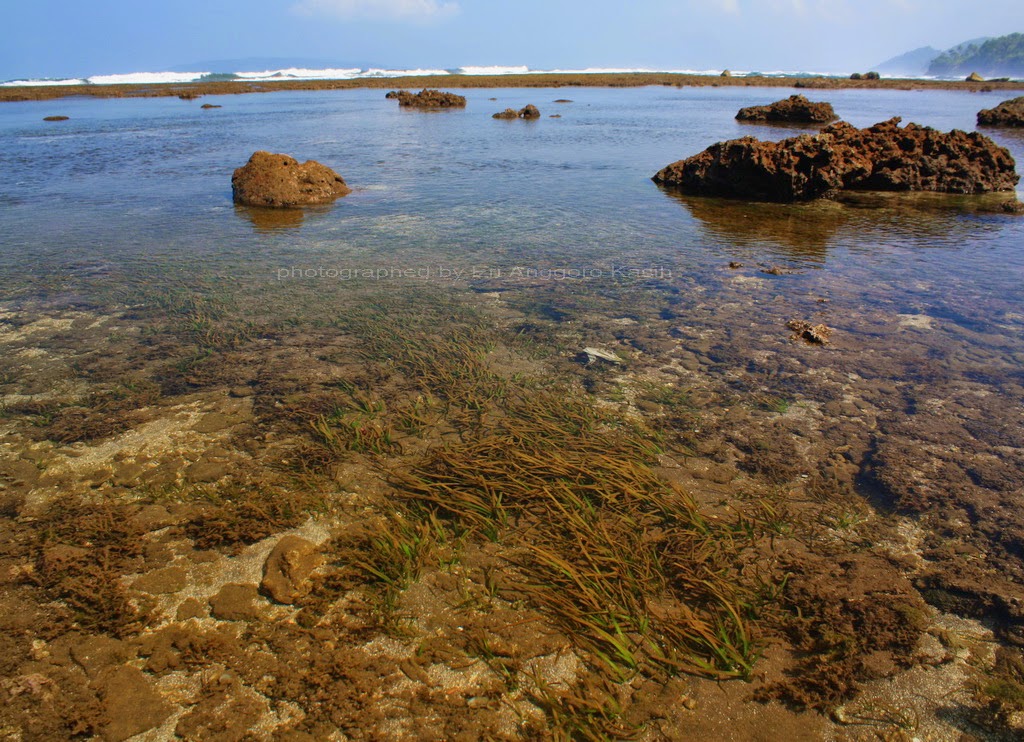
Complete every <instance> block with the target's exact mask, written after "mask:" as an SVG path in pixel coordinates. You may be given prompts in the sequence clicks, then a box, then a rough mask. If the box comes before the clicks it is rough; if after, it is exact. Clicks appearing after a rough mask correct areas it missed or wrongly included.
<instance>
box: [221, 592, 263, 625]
mask: <svg viewBox="0 0 1024 742" xmlns="http://www.w3.org/2000/svg"><path fill="white" fill-rule="evenodd" d="M258 600H260V597H259V593H258V592H257V591H256V586H255V585H239V584H235V583H233V584H229V585H225V586H224V587H222V588H221V589H220V592H219V593H217V594H216V595H214V596H213V597H212V598H210V613H211V614H213V617H214V618H219V619H221V620H222V621H247V620H249V619H251V618H257V617H258V616H259V615H260V606H259V605H258V604H257V601H258ZM261 602H262V601H261Z"/></svg>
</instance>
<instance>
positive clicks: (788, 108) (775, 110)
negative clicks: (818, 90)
mask: <svg viewBox="0 0 1024 742" xmlns="http://www.w3.org/2000/svg"><path fill="white" fill-rule="evenodd" d="M837 118H838V116H836V112H835V111H833V110H832V104H831V103H815V102H812V101H809V100H807V98H805V97H804V96H802V95H791V96H789V97H788V98H786V99H785V100H779V101H775V102H774V103H771V104H770V105H767V106H749V107H747V108H741V109H740V110H739V112H738V113H737V114H736V119H737V120H738V121H788V122H792V123H800V124H827V123H828V122H829V121H835V120H836V119H837Z"/></svg>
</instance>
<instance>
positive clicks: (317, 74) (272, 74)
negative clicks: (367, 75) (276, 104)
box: [234, 67, 362, 81]
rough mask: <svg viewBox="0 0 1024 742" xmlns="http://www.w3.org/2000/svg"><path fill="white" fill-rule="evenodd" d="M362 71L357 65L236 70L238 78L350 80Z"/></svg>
mask: <svg viewBox="0 0 1024 742" xmlns="http://www.w3.org/2000/svg"><path fill="white" fill-rule="evenodd" d="M360 72H362V70H360V69H359V68H358V67H356V68H349V69H334V68H328V69H322V70H311V69H306V68H304V67H287V68H285V69H280V70H262V71H259V72H257V71H252V72H236V73H234V74H235V75H237V77H238V79H240V80H251V81H252V80H281V79H284V80H351V79H352V78H353V77H358V75H359V73H360Z"/></svg>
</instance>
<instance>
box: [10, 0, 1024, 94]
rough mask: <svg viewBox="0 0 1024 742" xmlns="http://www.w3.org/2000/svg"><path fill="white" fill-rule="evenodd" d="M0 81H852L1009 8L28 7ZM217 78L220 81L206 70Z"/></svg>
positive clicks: (941, 2) (541, 1) (852, 4)
mask: <svg viewBox="0 0 1024 742" xmlns="http://www.w3.org/2000/svg"><path fill="white" fill-rule="evenodd" d="M6 5H7V7H6V8H5V9H4V16H5V18H6V21H7V23H6V27H7V29H8V32H7V33H6V34H5V35H4V36H5V38H4V41H3V43H2V44H0V80H7V79H15V78H39V77H86V76H90V75H99V74H115V73H126V72H157V71H164V70H172V69H174V68H175V67H178V66H181V65H186V64H190V63H195V62H200V61H206V60H220V59H240V58H250V57H264V58H265V57H290V58H296V57H301V58H312V59H319V60H329V61H333V62H336V63H347V64H349V65H352V66H360V67H361V66H378V67H387V68H453V67H461V66H469V65H481V66H487V65H528V66H529V67H531V68H535V69H555V68H561V69H583V68H588V67H627V68H637V67H642V68H652V69H723V68H729V69H733V70H746V71H751V70H758V71H765V72H767V71H772V70H788V71H796V70H804V71H814V72H835V73H847V72H853V71H867V70H869V69H870V68H871V67H872V66H873V65H877V64H878V63H879V62H882V61H884V60H885V59H888V58H890V57H893V56H896V55H898V54H902V53H903V52H906V51H910V50H912V49H915V48H918V47H921V46H933V47H936V48H939V49H945V48H948V47H950V46H953V45H955V44H958V43H960V42H962V41H965V40H968V39H973V38H977V37H982V36H1000V35H1003V34H1007V33H1012V32H1024V2H1021V0H987V1H986V2H984V3H978V2H977V0H633V1H632V2H623V1H622V0H561V1H560V0H175V1H174V2H167V0H151V1H150V2H146V1H145V0H143V2H139V1H138V0H133V1H131V2H129V1H127V0H90V1H89V2H82V1H81V0H33V2H12V3H7V4H6ZM210 71H217V72H221V71H230V70H210Z"/></svg>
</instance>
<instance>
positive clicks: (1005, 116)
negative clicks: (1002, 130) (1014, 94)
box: [978, 95, 1024, 126]
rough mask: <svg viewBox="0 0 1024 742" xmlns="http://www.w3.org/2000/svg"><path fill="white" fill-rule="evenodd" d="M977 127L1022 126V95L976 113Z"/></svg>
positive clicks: (1023, 108) (1023, 117) (1023, 124)
mask: <svg viewBox="0 0 1024 742" xmlns="http://www.w3.org/2000/svg"><path fill="white" fill-rule="evenodd" d="M978 126H1024V95H1022V96H1021V97H1019V98H1011V99H1010V100H1004V101H1003V102H1002V103H1000V104H999V105H998V106H996V107H995V108H985V109H983V110H981V111H978Z"/></svg>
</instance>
